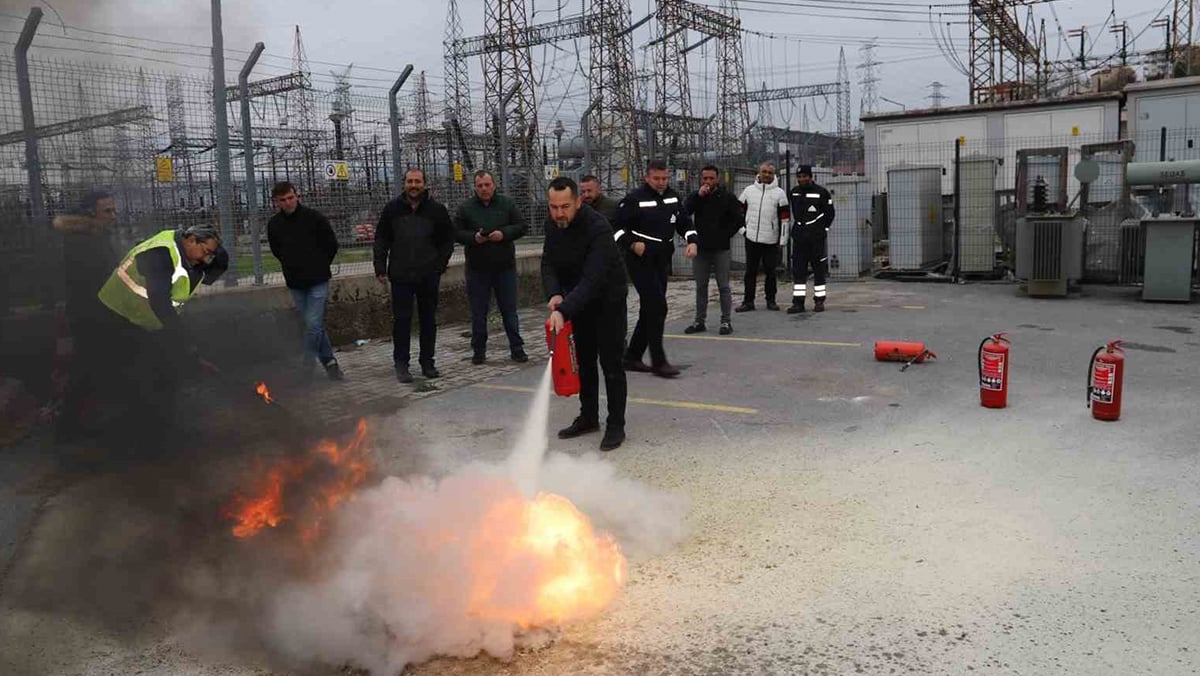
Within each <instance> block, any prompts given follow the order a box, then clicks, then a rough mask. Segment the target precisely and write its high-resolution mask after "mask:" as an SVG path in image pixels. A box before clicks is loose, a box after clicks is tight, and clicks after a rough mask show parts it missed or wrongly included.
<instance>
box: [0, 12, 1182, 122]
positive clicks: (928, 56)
mask: <svg viewBox="0 0 1200 676" xmlns="http://www.w3.org/2000/svg"><path fill="white" fill-rule="evenodd" d="M526 2H527V8H528V11H529V12H530V13H531V14H532V16H531V22H533V23H541V22H544V21H551V20H554V19H556V18H558V17H559V16H566V15H571V14H576V13H579V12H580V11H581V10H582V8H583V0H559V2H555V1H554V0H526ZM33 4H39V6H41V7H43V9H45V11H46V17H45V19H44V20H43V24H42V27H41V29H40V31H39V38H38V41H37V42H35V45H36V47H35V49H36V50H41V51H40V52H39V53H40V54H51V53H53V54H54V55H55V56H57V57H59V58H67V59H78V60H87V59H96V58H101V57H99V56H97V55H96V54H94V53H92V52H97V51H107V52H110V53H118V54H123V55H126V54H127V55H129V56H130V58H133V57H137V58H139V59H141V60H144V61H146V66H147V67H153V68H158V69H163V70H170V69H178V68H181V67H190V68H192V69H202V68H204V67H205V63H206V59H207V55H206V52H205V49H206V48H207V47H208V46H209V45H210V44H211V32H210V27H209V5H210V2H209V0H186V1H176V2H161V3H160V4H157V5H152V4H151V3H149V2H146V1H145V0H54V1H53V2H49V3H47V2H39V3H32V2H29V1H26V2H18V1H17V0H0V41H2V42H4V43H5V45H4V50H5V51H6V52H9V53H11V49H12V47H11V44H12V43H13V42H15V40H16V32H17V31H19V29H20V26H21V20H22V19H23V17H24V16H25V15H26V14H27V13H28V11H29V8H30V7H31V6H32V5H33ZM701 4H705V5H710V6H713V7H716V6H718V5H719V4H720V2H719V0H702V2H701ZM738 4H739V7H740V10H741V18H742V24H743V27H744V28H745V29H747V31H751V33H750V34H747V36H746V39H745V41H744V61H745V68H746V76H747V81H748V83H749V84H750V86H751V87H753V88H757V87H759V86H761V85H762V84H763V83H764V82H765V83H766V85H767V86H768V87H783V86H791V85H797V84H813V83H820V82H831V81H834V80H836V76H837V72H836V71H837V59H838V48H839V46H845V48H846V56H847V62H848V65H849V66H850V71H851V72H850V75H851V79H852V80H853V81H854V82H853V92H854V93H853V103H852V109H853V112H854V114H855V116H856V117H857V113H858V110H859V101H860V97H861V86H860V85H859V83H858V80H859V79H860V78H861V76H862V71H861V70H860V69H858V68H856V66H858V64H859V63H860V62H861V60H862V56H863V55H862V53H861V52H860V49H859V48H860V47H861V46H862V45H863V44H864V43H865V42H866V41H868V40H870V39H871V38H878V42H879V47H878V48H877V50H876V60H877V61H879V62H880V65H879V66H878V71H879V72H878V75H879V83H878V85H877V86H878V92H879V96H880V97H882V98H883V99H890V100H891V101H894V102H896V103H892V102H891V101H884V100H881V101H880V102H879V106H878V109H879V110H897V109H899V108H900V107H901V106H906V107H908V108H917V107H927V106H928V105H929V100H928V98H927V97H928V96H929V94H930V90H929V89H928V87H927V85H928V84H929V83H931V82H933V81H935V80H936V81H940V82H942V83H944V84H945V85H946V87H945V90H944V93H945V94H946V97H947V98H946V101H945V104H946V105H954V104H962V103H966V101H967V77H966V76H965V75H964V74H962V73H961V72H959V71H958V70H957V69H956V68H955V66H954V65H952V64H951V62H950V61H949V60H948V59H947V58H945V57H944V56H943V55H942V53H941V51H940V50H939V46H938V43H937V41H935V40H934V39H933V38H932V35H933V33H934V31H935V30H942V29H944V30H945V31H947V34H948V36H949V38H950V40H951V41H952V44H953V47H954V48H955V50H956V53H957V54H958V56H959V58H960V59H961V60H962V61H963V63H966V59H967V54H966V50H967V25H966V19H967V17H966V8H967V4H966V0H925V1H924V2H922V1H920V0H853V1H850V0H740V2H739V3H738ZM653 5H654V0H631V10H632V14H633V20H634V21H637V20H638V19H640V18H642V17H644V16H646V15H647V14H648V13H650V11H651V10H652V8H653ZM1170 5H1171V1H1170V0H1040V2H1039V4H1036V5H1035V6H1034V7H1033V9H1034V16H1035V17H1036V20H1038V21H1040V20H1042V19H1044V20H1045V21H1046V25H1047V32H1048V42H1049V54H1050V58H1052V59H1054V58H1069V57H1070V56H1072V55H1073V54H1076V53H1077V50H1078V38H1073V39H1071V40H1069V42H1068V41H1064V40H1063V39H1061V38H1060V37H1059V26H1061V28H1062V31H1064V32H1065V31H1070V30H1073V29H1076V28H1078V27H1080V26H1087V27H1088V32H1089V37H1088V41H1087V48H1088V51H1089V53H1090V54H1091V55H1093V56H1098V55H1104V54H1108V53H1112V52H1114V51H1115V45H1116V42H1117V40H1118V38H1117V36H1114V35H1112V34H1110V33H1109V32H1108V30H1109V26H1112V25H1113V21H1112V19H1111V18H1110V12H1115V15H1116V17H1117V23H1119V22H1120V21H1121V20H1125V21H1128V24H1129V36H1130V38H1131V39H1132V38H1133V37H1134V36H1135V35H1138V34H1140V37H1138V38H1137V40H1136V43H1135V44H1134V45H1133V46H1131V49H1134V48H1140V49H1155V48H1161V46H1162V44H1163V31H1162V29H1161V28H1149V27H1148V24H1149V23H1150V21H1151V20H1152V19H1154V17H1155V16H1156V15H1157V14H1158V13H1159V12H1162V13H1163V15H1164V16H1165V15H1167V14H1169V11H1170V9H1169V8H1170ZM459 6H460V13H461V16H462V23H463V28H464V32H465V33H466V35H467V36H470V35H477V34H480V33H482V32H483V7H484V0H460V3H459ZM51 7H52V8H53V9H51ZM931 10H932V11H933V12H935V13H934V14H932V15H931V14H930V12H931ZM60 17H61V22H62V23H65V24H66V25H67V27H68V28H67V29H66V31H65V33H66V37H65V38H64V30H63V28H61V27H59V26H58V24H59V22H60ZM1022 17H1024V11H1022ZM445 18H446V3H445V2H444V1H439V0H432V1H431V0H420V1H418V0H340V1H337V0H237V2H234V1H232V0H226V2H225V9H224V24H225V31H224V32H225V41H226V42H225V45H226V48H227V53H228V56H227V59H228V61H229V62H228V63H227V70H228V72H229V76H228V77H229V81H230V82H231V83H232V82H234V81H235V78H236V74H237V71H238V69H239V68H240V65H241V62H242V61H243V60H244V58H245V53H246V52H247V51H248V50H249V49H250V48H251V47H252V45H253V43H254V42H255V41H258V40H261V41H263V42H264V43H266V47H267V52H266V56H265V57H264V58H263V60H262V62H261V64H262V65H261V66H260V67H259V68H258V69H256V74H257V73H261V74H263V75H268V74H276V73H282V72H285V71H287V70H289V69H290V58H291V53H292V42H293V27H294V26H295V25H297V24H298V25H299V26H300V27H301V31H302V34H303V38H304V44H305V46H306V49H307V53H308V57H309V59H310V61H311V70H312V71H313V73H314V77H315V78H316V79H317V82H318V84H319V85H321V86H324V87H328V86H329V84H330V82H331V80H330V76H329V71H330V70H331V69H333V67H334V66H333V64H348V63H354V64H355V69H354V71H353V75H354V77H355V79H354V80H353V82H354V83H355V85H356V86H359V87H363V88H375V89H364V93H371V94H379V93H381V92H382V91H386V89H387V87H388V84H389V82H390V81H392V80H394V78H395V76H396V75H397V74H398V73H399V71H400V70H401V69H402V68H403V66H404V64H406V63H412V64H414V66H415V68H416V69H417V70H418V71H420V70H422V69H424V70H426V71H427V77H428V81H429V86H430V89H431V90H432V92H433V95H434V96H435V98H439V99H440V96H441V90H442V83H443V65H442V35H443V32H444V28H445ZM931 21H932V22H933V23H934V24H935V25H936V26H937V28H935V27H934V26H931ZM71 27H78V28H86V29H91V30H93V31H104V32H106V33H111V34H112V35H100V34H97V33H85V32H81V31H77V30H73V29H72V28H71ZM656 30H657V28H656V27H655V25H654V22H650V24H648V25H647V26H645V27H643V28H641V29H639V30H637V31H636V32H635V33H634V49H635V52H636V54H637V59H638V67H639V68H641V69H645V70H646V71H647V72H648V69H649V68H650V66H651V62H649V61H648V60H646V57H648V56H649V55H650V51H651V50H646V49H643V46H644V45H646V43H648V42H649V41H650V40H652V39H653V37H654V32H655V31H656ZM755 33H757V34H755ZM690 39H691V41H692V42H695V41H696V40H697V39H698V37H697V36H695V35H694V34H693V36H692V37H691V38H690ZM83 40H87V41H86V42H85V41H83ZM150 40H157V41H160V42H150ZM688 58H689V66H690V68H689V69H690V70H691V73H692V75H691V88H692V98H693V107H694V109H695V111H696V113H697V114H701V113H703V112H706V111H708V112H711V110H712V109H713V108H714V106H715V98H716V82H715V77H716V61H715V59H716V49H715V45H714V44H713V43H712V42H710V43H708V44H707V45H706V46H703V47H700V48H698V49H695V50H693V51H691V52H690V53H689V54H688ZM586 59H587V49H586V40H579V41H577V42H576V43H574V44H572V43H566V44H563V45H560V46H558V47H549V46H548V47H537V48H535V49H534V51H533V61H534V73H535V78H538V79H539V80H540V81H541V83H542V92H540V94H541V95H542V101H541V102H540V104H541V107H542V115H541V117H542V122H541V123H542V126H543V128H545V129H548V128H550V127H551V126H552V125H553V120H554V119H556V118H559V119H562V120H563V123H564V125H566V126H567V127H568V128H574V127H576V126H577V124H578V119H579V116H580V114H581V113H582V111H583V109H584V108H585V107H586V102H585V99H586V91H587V82H586V77H585V74H586V72H587V62H586ZM327 64H328V65H327ZM376 69H379V70H376ZM470 77H471V81H472V84H473V87H474V88H475V89H476V90H477V91H478V92H479V93H478V94H477V97H476V98H477V99H482V77H483V76H482V73H481V72H480V64H479V60H478V59H472V60H471V62H470ZM800 106H801V103H799V102H796V103H791V102H788V103H781V104H776V105H775V106H774V107H773V108H772V110H771V112H770V115H771V118H772V120H771V121H772V122H774V124H776V125H778V126H788V125H790V126H791V127H792V128H799V127H800V122H801V116H802V112H801V107H800ZM809 106H810V108H809V120H810V126H811V128H814V129H819V130H829V129H832V128H833V127H834V126H835V117H836V116H835V108H834V103H833V102H832V101H828V102H826V101H823V100H820V99H818V100H813V101H810V102H809ZM750 114H751V118H752V119H757V118H758V116H759V114H760V111H759V109H758V107H757V106H751V109H750ZM547 118H549V119H547Z"/></svg>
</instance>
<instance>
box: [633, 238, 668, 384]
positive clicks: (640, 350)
mask: <svg viewBox="0 0 1200 676" xmlns="http://www.w3.org/2000/svg"><path fill="white" fill-rule="evenodd" d="M625 262H626V267H628V269H629V276H630V278H632V279H633V287H634V288H635V289H637V292H638V300H639V301H640V303H641V308H640V309H639V310H638V320H637V325H635V326H634V327H633V335H632V336H630V338H629V350H628V351H626V352H625V357H626V358H627V359H630V360H633V361H641V359H642V355H643V354H645V353H646V348H650V364H651V365H652V366H658V365H660V364H665V363H666V361H667V352H666V350H664V349H663V327H664V325H665V324H666V322H667V272H668V271H669V269H670V267H671V249H669V248H664V250H662V251H655V252H651V251H650V250H649V249H647V250H646V255H645V256H638V255H637V254H634V253H628V254H626V255H625Z"/></svg>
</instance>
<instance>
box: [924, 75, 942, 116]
mask: <svg viewBox="0 0 1200 676" xmlns="http://www.w3.org/2000/svg"><path fill="white" fill-rule="evenodd" d="M928 87H929V89H930V94H929V96H927V97H925V98H927V99H929V100H930V101H931V102H932V106H931V107H932V108H933V109H934V110H937V109H938V108H941V107H942V101H945V100H946V95H945V94H943V93H942V90H943V89H945V88H946V85H944V84H942V83H941V82H937V81H934V82H930V83H929V85H928Z"/></svg>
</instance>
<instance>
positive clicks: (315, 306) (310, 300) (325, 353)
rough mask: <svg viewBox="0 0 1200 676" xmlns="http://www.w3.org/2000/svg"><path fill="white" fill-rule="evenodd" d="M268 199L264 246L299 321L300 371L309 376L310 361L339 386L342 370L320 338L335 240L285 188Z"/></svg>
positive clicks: (322, 219) (326, 338)
mask: <svg viewBox="0 0 1200 676" xmlns="http://www.w3.org/2000/svg"><path fill="white" fill-rule="evenodd" d="M271 197H273V198H274V199H275V206H276V207H278V208H279V211H278V213H276V214H275V215H274V216H272V217H271V220H269V221H267V243H268V244H269V245H270V246H271V255H273V256H275V258H277V259H279V264H280V266H281V267H282V268H283V281H284V282H285V283H286V284H287V287H288V290H289V291H291V293H292V302H293V303H295V305H296V311H297V312H299V313H300V317H301V318H302V319H303V320H304V367H305V371H306V372H309V373H311V371H310V369H311V367H312V360H313V358H314V357H315V358H316V359H317V360H318V361H320V363H321V366H323V367H325V373H326V374H327V375H328V376H329V378H330V379H331V380H341V379H342V369H341V367H339V366H338V363H337V359H335V358H334V356H333V346H332V345H330V343H329V336H328V335H326V333H325V304H326V301H328V299H329V279H330V277H332V276H333V275H332V273H331V272H330V270H329V266H330V264H331V263H333V258H334V256H336V255H337V252H338V241H337V236H336V235H334V234H333V228H332V227H331V226H330V225H329V219H328V218H325V215H324V214H322V213H321V212H319V211H317V210H316V209H309V208H308V207H306V206H304V205H303V204H301V203H300V197H299V196H298V195H297V194H296V186H294V185H292V184H291V183H289V182H287V181H281V182H279V183H276V184H275V187H273V188H271Z"/></svg>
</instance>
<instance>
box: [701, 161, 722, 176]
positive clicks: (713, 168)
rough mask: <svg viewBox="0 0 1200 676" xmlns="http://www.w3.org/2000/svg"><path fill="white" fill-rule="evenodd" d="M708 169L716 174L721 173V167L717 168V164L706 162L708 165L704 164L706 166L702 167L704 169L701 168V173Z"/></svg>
mask: <svg viewBox="0 0 1200 676" xmlns="http://www.w3.org/2000/svg"><path fill="white" fill-rule="evenodd" d="M706 171H711V172H712V173H714V174H716V175H717V176H720V175H721V170H720V169H718V168H717V165H715V164H706V165H704V168H702V169H701V170H700V173H701V174H703V173H704V172H706Z"/></svg>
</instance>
